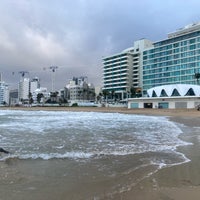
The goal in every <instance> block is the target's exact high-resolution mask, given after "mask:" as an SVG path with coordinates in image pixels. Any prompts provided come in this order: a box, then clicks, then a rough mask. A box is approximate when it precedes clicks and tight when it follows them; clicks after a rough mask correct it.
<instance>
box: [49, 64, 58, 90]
mask: <svg viewBox="0 0 200 200" xmlns="http://www.w3.org/2000/svg"><path fill="white" fill-rule="evenodd" d="M49 69H50V70H51V71H52V76H51V84H52V85H51V86H52V88H51V90H52V92H54V90H55V72H56V70H57V69H58V66H50V67H49Z"/></svg>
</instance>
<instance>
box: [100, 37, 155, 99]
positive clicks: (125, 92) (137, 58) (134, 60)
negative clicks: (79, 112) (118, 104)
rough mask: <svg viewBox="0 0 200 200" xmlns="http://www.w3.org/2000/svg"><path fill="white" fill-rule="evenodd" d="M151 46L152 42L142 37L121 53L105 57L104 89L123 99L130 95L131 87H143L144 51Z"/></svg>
mask: <svg viewBox="0 0 200 200" xmlns="http://www.w3.org/2000/svg"><path fill="white" fill-rule="evenodd" d="M150 47H152V42H151V41H149V40H146V39H142V40H138V41H136V42H134V45H133V47H131V48H128V49H125V50H124V51H122V52H121V53H118V54H114V55H112V56H108V57H104V58H103V90H106V91H107V92H108V93H110V94H111V93H114V94H115V98H117V99H119V100H123V99H125V98H127V97H128V96H129V94H130V92H131V88H140V87H142V80H143V78H142V63H143V56H142V52H143V51H144V49H147V48H150Z"/></svg>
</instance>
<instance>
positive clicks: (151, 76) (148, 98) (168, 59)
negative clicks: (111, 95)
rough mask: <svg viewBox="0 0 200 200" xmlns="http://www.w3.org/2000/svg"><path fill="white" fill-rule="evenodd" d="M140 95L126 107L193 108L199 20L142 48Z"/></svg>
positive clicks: (199, 63)
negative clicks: (141, 94) (148, 46)
mask: <svg viewBox="0 0 200 200" xmlns="http://www.w3.org/2000/svg"><path fill="white" fill-rule="evenodd" d="M142 71H143V75H142V77H143V83H142V93H143V97H142V98H139V99H129V101H128V107H129V108H195V107H196V106H197V105H198V104H200V94H199V92H198V91H200V88H199V79H200V23H195V24H190V25H188V26H185V27H184V28H181V29H179V30H177V31H175V32H173V33H170V34H168V37H167V39H164V40H162V41H158V42H155V43H154V44H153V45H152V47H151V48H149V49H146V50H144V51H143V70H142Z"/></svg>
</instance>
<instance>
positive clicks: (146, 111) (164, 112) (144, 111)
mask: <svg viewBox="0 0 200 200" xmlns="http://www.w3.org/2000/svg"><path fill="white" fill-rule="evenodd" d="M0 110H24V111H66V112H109V113H124V114H140V115H152V116H154V115H155V116H170V117H173V116H177V117H179V116H180V117H181V116H182V117H183V116H190V117H199V116H200V111H197V110H196V109H187V108H185V109H151V108H141V109H140V108H137V109H135V108H134V109H128V108H124V107H81V106H80V107H0Z"/></svg>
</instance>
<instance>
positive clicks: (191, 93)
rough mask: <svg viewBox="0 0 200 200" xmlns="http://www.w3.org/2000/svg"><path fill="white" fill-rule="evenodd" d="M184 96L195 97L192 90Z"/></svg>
mask: <svg viewBox="0 0 200 200" xmlns="http://www.w3.org/2000/svg"><path fill="white" fill-rule="evenodd" d="M185 96H195V93H194V90H193V89H192V88H190V89H189V90H188V92H187V93H186V94H185Z"/></svg>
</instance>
